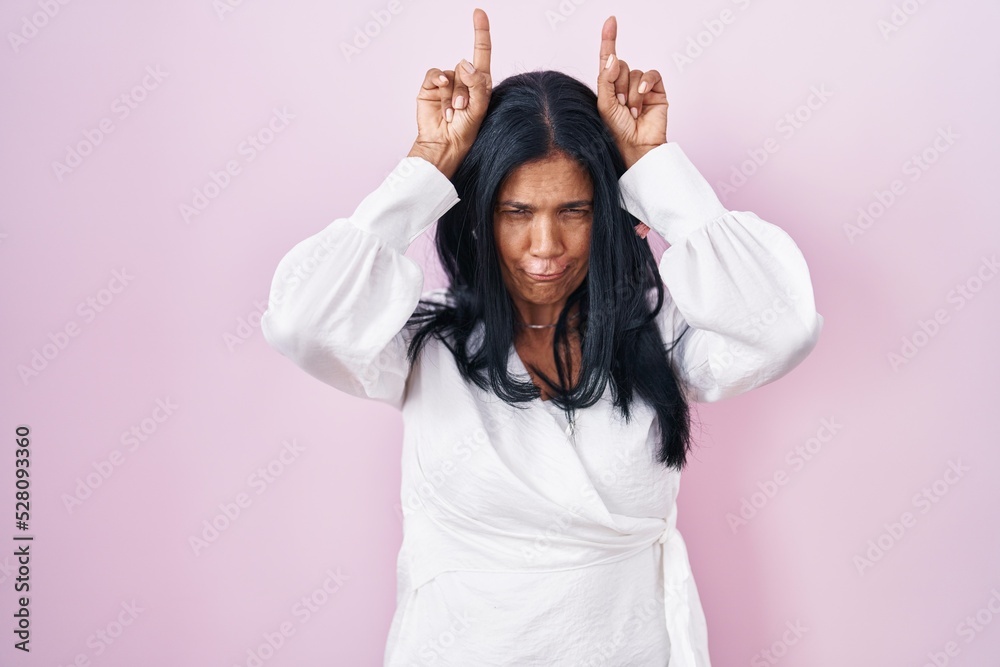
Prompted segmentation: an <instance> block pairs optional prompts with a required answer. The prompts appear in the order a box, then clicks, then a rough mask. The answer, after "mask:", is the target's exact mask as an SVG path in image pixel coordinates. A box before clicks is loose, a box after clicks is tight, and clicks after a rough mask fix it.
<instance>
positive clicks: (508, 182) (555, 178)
mask: <svg viewBox="0 0 1000 667" xmlns="http://www.w3.org/2000/svg"><path fill="white" fill-rule="evenodd" d="M592 194H593V185H592V183H591V181H590V174H588V173H587V170H586V169H584V167H583V166H582V165H581V164H580V163H578V162H577V161H576V160H573V159H571V158H569V157H567V156H565V155H563V154H561V153H559V154H556V155H554V156H550V157H547V158H545V159H542V160H534V161H532V162H526V163H524V164H522V165H520V166H518V167H517V168H516V169H514V170H513V171H511V173H510V174H509V175H508V176H507V178H506V179H505V180H504V182H503V183H502V184H501V186H500V192H499V197H498V199H499V200H503V199H516V200H518V201H522V202H532V203H536V204H539V203H545V202H550V201H551V202H561V201H564V200H568V199H589V198H590V197H591V196H592Z"/></svg>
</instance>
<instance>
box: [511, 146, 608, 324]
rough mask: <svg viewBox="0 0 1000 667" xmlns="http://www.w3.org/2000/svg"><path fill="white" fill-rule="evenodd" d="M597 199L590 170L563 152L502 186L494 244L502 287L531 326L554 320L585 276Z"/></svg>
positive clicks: (528, 165)
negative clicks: (595, 198)
mask: <svg viewBox="0 0 1000 667" xmlns="http://www.w3.org/2000/svg"><path fill="white" fill-rule="evenodd" d="M593 195H594V190H593V185H592V184H591V180H590V175H589V174H588V173H587V171H586V170H585V169H584V168H583V167H582V166H581V165H580V164H579V163H577V162H576V161H575V160H572V159H570V158H568V157H567V156H566V155H564V154H561V153H559V154H555V155H553V156H551V157H547V158H545V159H542V160H538V161H534V162H529V163H526V164H523V165H521V166H520V167H518V168H517V169H515V170H514V171H512V172H511V173H510V175H509V176H508V177H507V179H506V180H505V181H504V182H503V184H502V185H501V186H500V192H499V195H498V196H497V205H496V208H495V209H494V223H493V230H494V240H495V241H496V246H497V251H498V252H499V254H500V268H501V272H502V274H503V279H504V283H505V284H506V285H507V290H508V291H509V292H510V294H511V297H512V298H513V299H514V303H515V304H517V306H518V309H519V310H520V312H521V315H522V318H524V319H525V320H526V321H528V323H529V324H549V323H552V322H555V320H556V317H557V316H558V314H559V311H560V310H561V309H562V307H563V304H564V303H565V301H566V298H567V297H569V295H570V294H571V293H572V292H573V290H575V289H576V288H577V287H579V286H580V284H581V283H582V282H583V280H584V278H586V276H587V266H588V261H589V258H590V229H591V225H592V223H593V217H594V202H593ZM545 274H559V275H558V276H555V277H543V276H544V275H545ZM538 319H544V320H545V321H543V322H538V321H537V320H538ZM531 320H536V321H531Z"/></svg>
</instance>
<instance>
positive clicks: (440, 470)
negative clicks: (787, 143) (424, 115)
mask: <svg viewBox="0 0 1000 667" xmlns="http://www.w3.org/2000/svg"><path fill="white" fill-rule="evenodd" d="M620 185H621V188H622V192H623V198H624V202H623V203H624V204H625V207H626V208H627V209H628V210H629V211H630V212H631V213H632V214H633V215H635V216H636V217H637V218H638V219H639V220H641V221H643V222H645V223H646V224H647V225H649V226H650V227H651V228H652V229H654V230H655V231H656V232H657V233H659V234H660V235H661V236H662V237H664V238H665V239H666V241H667V242H668V243H669V244H670V247H669V248H668V249H667V250H666V251H665V252H664V253H663V255H662V258H661V259H660V263H659V272H660V276H661V277H662V279H663V282H664V284H665V285H666V288H667V289H666V290H665V295H664V296H665V299H664V305H663V308H662V310H661V312H660V314H659V316H658V326H659V327H660V330H661V334H662V336H663V338H664V341H665V342H667V343H668V344H669V342H670V341H672V340H673V339H674V338H675V337H676V335H677V334H678V333H680V330H681V328H682V327H683V326H684V324H685V322H686V323H687V324H690V325H691V327H692V329H691V330H690V331H688V332H687V334H685V336H684V338H683V339H682V342H681V343H680V344H678V346H677V347H676V348H675V350H674V352H673V355H672V363H673V364H674V367H675V370H676V372H677V373H678V375H679V378H680V380H681V382H682V387H683V390H684V392H685V394H686V396H687V397H688V398H689V400H694V401H702V402H708V401H718V400H720V399H724V398H727V397H730V396H735V395H737V394H740V393H743V392H746V391H749V390H751V389H753V388H755V387H759V386H761V385H763V384H766V383H768V382H771V381H773V380H775V379H777V378H779V377H781V376H782V375H784V374H785V373H787V372H788V371H790V370H791V369H792V368H794V367H795V366H796V365H797V364H798V363H799V362H800V361H802V360H803V359H804V358H805V357H806V356H807V355H808V354H809V352H810V351H811V350H812V349H813V347H814V346H815V345H816V343H817V340H818V338H819V334H820V330H821V328H822V325H823V317H822V316H821V315H819V314H818V313H817V312H816V308H815V305H814V300H813V290H812V284H811V281H810V277H809V269H808V267H807V266H806V262H805V259H804V258H803V256H802V253H801V252H800V251H799V249H798V247H797V246H796V245H795V243H794V241H792V239H791V237H789V236H788V234H786V233H785V232H784V231H782V230H781V229H780V228H778V227H776V226H775V225H773V224H771V223H768V222H765V221H763V220H761V219H760V218H759V217H757V216H756V215H755V214H753V213H750V212H737V211H727V210H726V209H725V208H724V207H723V206H722V204H721V203H720V202H719V200H718V198H717V197H716V195H715V193H714V191H713V190H712V188H711V187H710V186H709V184H708V183H707V182H706V181H705V179H704V178H703V177H702V176H701V174H699V173H698V171H697V170H696V169H695V167H694V166H693V165H692V164H691V162H690V161H689V160H688V158H687V156H686V155H685V154H684V152H683V151H682V150H681V148H680V146H679V145H678V144H677V143H675V142H671V143H666V144H663V145H662V146H658V147H657V148H655V149H653V150H652V151H650V152H649V153H647V154H646V155H644V156H643V157H642V158H641V159H640V160H639V161H638V162H636V163H635V164H634V165H633V166H632V167H631V168H630V169H629V170H628V171H627V172H626V173H625V174H624V175H623V176H622V177H621V179H620ZM458 201H459V198H458V196H457V192H456V190H455V188H454V186H453V185H452V183H451V181H450V180H449V179H448V178H447V177H445V176H444V174H442V173H441V172H440V171H438V170H437V168H435V167H434V166H433V165H432V164H431V163H430V162H427V161H425V160H423V159H422V158H417V157H405V158H403V159H402V160H400V162H399V164H398V165H397V166H396V168H395V169H394V170H393V171H392V173H391V174H390V175H389V176H388V177H387V178H386V179H385V181H383V183H382V184H381V185H380V186H379V187H378V188H377V189H376V190H375V191H374V192H372V193H371V194H369V195H368V196H367V197H366V198H365V199H364V200H363V201H362V202H361V204H360V205H359V206H358V207H357V210H355V212H354V214H353V215H351V216H350V217H346V218H338V219H337V220H334V221H333V222H332V223H330V224H329V225H328V226H327V227H326V228H325V229H323V230H321V231H319V232H318V233H317V234H315V235H313V236H311V237H309V238H307V239H305V240H303V241H301V242H300V243H298V244H297V245H295V246H294V247H293V248H292V249H291V250H290V251H289V252H288V253H287V254H286V255H285V257H284V258H283V259H282V260H281V262H280V263H279V265H278V268H277V271H276V273H275V275H274V280H273V282H272V285H271V292H270V298H269V305H268V308H267V311H266V312H265V313H264V315H263V318H262V320H261V328H262V331H263V334H264V337H265V339H266V340H267V342H268V343H269V344H270V345H271V346H272V347H274V348H275V349H277V350H278V351H279V352H280V353H281V354H283V355H285V356H286V357H288V358H289V359H291V360H292V361H293V362H294V363H296V364H297V365H298V366H299V367H301V368H302V369H303V370H305V371H306V372H307V373H309V374H310V375H312V376H314V377H316V378H318V379H319V380H321V381H323V382H325V383H326V384H329V385H331V386H333V387H335V388H337V389H339V390H341V391H343V392H346V393H348V394H351V395H353V396H358V397H362V398H370V399H373V400H377V401H381V402H383V403H386V404H388V405H391V406H393V407H395V408H397V409H400V410H401V411H402V416H403V420H404V437H403V446H402V489H401V494H400V500H401V503H402V506H403V543H402V547H401V548H400V552H399V556H398V560H397V583H398V589H397V608H396V612H395V615H394V617H393V621H392V625H391V627H390V629H389V635H388V639H387V644H386V647H385V662H384V664H385V665H386V667H396V666H399V667H402V666H404V665H405V666H410V665H432V664H433V665H456V666H461V667H470V666H478V665H518V666H520V667H523V666H525V665H546V666H549V667H551V666H553V665H559V666H562V665H565V666H570V665H572V666H573V667H580V666H581V665H583V666H586V665H602V666H605V667H607V666H610V665H618V666H625V665H629V666H633V667H634V666H636V665H643V666H644V665H668V664H669V666H670V667H709V656H708V639H707V628H706V625H705V616H704V613H703V611H702V608H701V603H700V600H699V597H698V591H697V587H696V585H695V582H694V578H693V576H692V573H691V568H690V565H689V563H688V558H687V548H686V546H685V543H684V539H683V538H682V537H681V534H680V532H679V531H678V530H677V528H676V522H677V493H678V490H679V488H680V487H679V485H680V474H679V473H678V472H676V471H674V470H667V469H666V468H664V467H663V465H661V464H660V463H658V462H657V461H656V460H655V452H656V450H657V448H658V447H659V440H660V434H659V428H658V422H657V420H656V413H655V411H653V410H652V409H651V408H650V407H649V406H648V405H646V404H645V403H644V402H642V401H641V400H637V401H636V404H635V412H634V415H633V418H632V420H631V423H628V424H626V423H624V421H623V420H622V419H621V418H620V416H619V415H618V414H617V413H616V412H615V411H614V409H613V406H612V404H611V398H610V389H609V390H607V391H606V392H605V395H604V397H602V399H601V400H600V401H599V402H598V403H597V404H595V405H593V406H592V407H590V408H587V409H586V410H582V411H578V412H577V415H576V420H575V421H576V423H575V425H568V424H567V423H566V420H565V418H564V417H563V415H562V413H561V411H559V410H558V409H557V408H555V407H554V406H553V404H551V403H550V402H548V401H541V400H539V399H536V400H534V401H532V402H530V403H527V404H521V405H520V406H519V407H512V406H509V405H507V404H505V403H504V402H503V401H501V400H499V398H497V397H496V396H495V395H493V394H491V393H486V392H483V391H482V390H480V389H479V388H478V387H475V386H474V385H472V384H469V383H466V382H465V381H464V380H463V379H462V378H461V376H460V375H459V373H458V369H457V367H456V365H455V363H454V359H453V358H452V356H451V353H450V352H449V351H448V349H447V348H446V347H444V345H443V344H441V343H440V342H439V341H438V340H437V339H435V338H433V337H432V338H431V339H429V341H428V343H427V344H426V346H425V347H424V349H423V351H422V352H421V356H420V359H418V361H417V363H415V364H414V366H413V369H412V371H410V370H409V369H408V366H407V362H406V345H407V343H408V342H409V341H410V339H411V337H412V332H411V330H410V329H404V324H405V322H406V321H407V319H408V318H409V316H410V315H411V314H412V313H413V311H414V310H415V308H416V306H417V301H418V300H419V299H420V298H421V297H424V298H429V299H439V300H440V299H446V298H447V295H446V290H444V289H438V290H428V291H424V273H423V271H422V269H421V267H420V266H419V265H418V264H417V263H416V262H414V261H413V260H412V259H410V258H409V257H406V256H405V255H404V254H403V253H404V252H405V251H406V249H407V247H408V246H409V245H410V243H411V242H412V241H413V240H414V239H415V238H416V237H417V236H418V235H419V234H421V233H422V232H424V231H425V230H426V229H427V228H428V227H430V226H431V225H432V224H433V223H434V222H435V221H437V220H438V218H440V217H441V215H442V214H444V213H445V212H446V211H447V210H448V209H450V208H451V207H452V206H454V205H455V204H456V203H457V202H458ZM475 335H476V337H479V336H481V335H482V325H480V328H479V329H478V330H477V331H476V334H475ZM508 369H509V370H510V372H511V373H512V374H514V375H515V376H517V379H518V380H521V381H525V382H527V381H529V380H530V377H529V376H528V373H527V370H526V369H525V366H524V365H523V363H522V362H521V360H520V357H519V356H518V355H517V353H516V351H515V349H514V346H513V345H512V346H511V348H510V355H509V364H508Z"/></svg>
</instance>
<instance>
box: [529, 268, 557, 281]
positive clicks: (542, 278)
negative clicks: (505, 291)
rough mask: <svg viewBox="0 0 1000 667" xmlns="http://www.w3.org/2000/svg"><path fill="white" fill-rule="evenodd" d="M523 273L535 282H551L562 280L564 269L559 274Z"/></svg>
mask: <svg viewBox="0 0 1000 667" xmlns="http://www.w3.org/2000/svg"><path fill="white" fill-rule="evenodd" d="M525 273H527V274H528V275H529V276H531V279H532V280H535V281H538V282H551V281H553V280H558V279H559V278H562V277H563V275H565V273H566V269H563V270H562V271H560V272H559V273H544V274H543V273H529V272H527V271H525Z"/></svg>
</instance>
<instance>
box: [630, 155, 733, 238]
mask: <svg viewBox="0 0 1000 667" xmlns="http://www.w3.org/2000/svg"><path fill="white" fill-rule="evenodd" d="M618 183H619V187H620V189H621V192H622V200H623V203H624V204H625V208H626V209H627V210H628V212H629V213H631V214H632V215H634V216H635V217H636V218H638V219H639V220H640V221H642V222H644V223H646V224H647V225H648V226H650V227H652V228H653V229H654V230H655V231H656V232H657V233H658V234H659V235H660V236H662V237H663V238H664V239H665V240H666V241H667V243H669V244H670V245H674V244H676V243H678V242H679V241H681V240H683V239H684V238H686V237H687V236H689V235H690V234H691V233H692V232H694V231H696V230H698V229H699V228H700V227H703V226H704V225H706V224H708V223H709V222H711V221H712V220H715V219H716V218H719V217H721V216H722V215H724V214H726V213H728V212H729V211H728V210H727V209H726V208H725V207H724V206H723V205H722V203H721V202H720V201H719V198H718V196H717V195H716V194H715V191H714V190H713V189H712V186H710V185H709V184H708V181H706V180H705V177H704V176H702V175H701V173H700V172H699V171H698V170H697V169H696V168H695V166H694V165H693V164H692V163H691V161H690V160H689V159H688V157H687V155H685V154H684V151H683V150H681V147H680V145H678V144H677V143H676V142H667V143H665V144H661V145H659V146H657V147H656V148H654V149H653V150H651V151H649V152H648V153H646V154H645V155H643V156H642V157H641V158H639V160H638V161H637V162H636V163H635V164H633V165H632V166H631V167H630V168H629V169H628V171H626V172H625V173H624V174H622V177H621V178H620V179H619V181H618Z"/></svg>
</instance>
